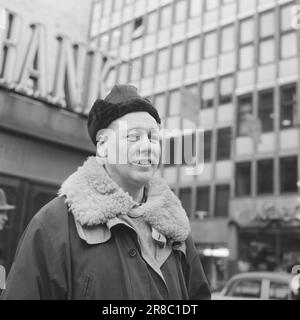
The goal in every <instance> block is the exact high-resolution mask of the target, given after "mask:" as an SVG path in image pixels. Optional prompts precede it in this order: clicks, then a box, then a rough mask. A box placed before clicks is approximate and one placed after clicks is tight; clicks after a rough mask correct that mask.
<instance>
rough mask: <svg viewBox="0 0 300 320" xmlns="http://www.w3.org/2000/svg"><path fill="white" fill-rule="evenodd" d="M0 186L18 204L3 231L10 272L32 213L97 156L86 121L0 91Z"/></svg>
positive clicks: (1, 260) (0, 248) (0, 261)
mask: <svg viewBox="0 0 300 320" xmlns="http://www.w3.org/2000/svg"><path fill="white" fill-rule="evenodd" d="M0 119H1V123H0V188H2V189H4V191H5V193H6V197H7V201H8V203H10V204H13V205H15V206H16V209H15V210H12V211H11V212H9V214H8V217H9V219H8V222H7V224H6V226H5V229H4V230H3V231H0V265H4V266H5V267H6V270H7V271H8V270H9V268H10V266H11V263H12V260H13V257H14V254H15V250H16V247H17V243H18V241H19V239H20V236H21V234H22V233H23V231H24V229H25V228H26V226H27V224H28V222H29V221H30V219H31V218H32V216H33V215H34V214H35V213H36V212H37V211H38V210H39V209H40V208H41V207H42V206H43V205H44V204H46V203H47V202H48V201H49V200H51V199H53V198H54V197H55V196H56V194H57V191H58V187H59V186H60V184H61V183H62V181H63V180H64V179H65V178H66V177H67V176H68V175H70V174H71V173H72V172H73V171H74V170H76V168H77V167H78V166H80V165H81V164H82V163H83V161H84V159H85V158H86V157H87V156H89V155H91V154H93V146H92V143H91V142H90V140H89V138H88V136H87V132H86V131H87V130H86V119H85V118H84V117H81V116H79V115H76V114H74V113H70V112H66V111H64V110H60V109H59V108H56V107H55V106H53V105H52V106H51V105H47V104H46V103H43V102H40V101H37V100H35V99H33V98H30V97H25V96H22V95H19V94H17V93H14V92H12V91H10V90H7V89H5V88H3V89H0Z"/></svg>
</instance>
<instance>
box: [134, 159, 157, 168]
mask: <svg viewBox="0 0 300 320" xmlns="http://www.w3.org/2000/svg"><path fill="white" fill-rule="evenodd" d="M132 164H133V165H135V166H139V167H151V165H152V161H151V159H139V160H135V161H132Z"/></svg>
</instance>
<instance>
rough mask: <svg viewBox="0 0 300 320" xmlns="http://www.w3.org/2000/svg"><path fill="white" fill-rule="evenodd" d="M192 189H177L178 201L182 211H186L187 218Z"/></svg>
mask: <svg viewBox="0 0 300 320" xmlns="http://www.w3.org/2000/svg"><path fill="white" fill-rule="evenodd" d="M191 196H192V189H191V188H181V189H179V199H180V201H181V203H182V206H183V208H184V210H185V211H186V213H187V215H188V217H190V216H191V209H192V208H191V203H192V199H191Z"/></svg>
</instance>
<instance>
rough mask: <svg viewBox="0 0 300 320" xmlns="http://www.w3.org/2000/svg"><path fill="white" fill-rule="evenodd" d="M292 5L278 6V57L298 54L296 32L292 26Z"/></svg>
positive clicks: (285, 57)
mask: <svg viewBox="0 0 300 320" xmlns="http://www.w3.org/2000/svg"><path fill="white" fill-rule="evenodd" d="M292 7H293V5H286V6H283V7H281V8H280V58H281V59H288V58H291V57H295V56H297V54H298V37H297V32H296V31H295V30H294V29H293V28H292V23H291V21H292V19H293V16H292Z"/></svg>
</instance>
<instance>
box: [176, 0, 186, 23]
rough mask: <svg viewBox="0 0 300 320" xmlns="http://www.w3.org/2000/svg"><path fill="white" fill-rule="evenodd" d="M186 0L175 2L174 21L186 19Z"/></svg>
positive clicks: (178, 21)
mask: <svg viewBox="0 0 300 320" xmlns="http://www.w3.org/2000/svg"><path fill="white" fill-rule="evenodd" d="M186 9H187V1H186V0H177V2H176V3H175V14H174V23H180V22H183V21H185V20H186V13H187V12H186Z"/></svg>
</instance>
